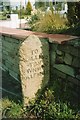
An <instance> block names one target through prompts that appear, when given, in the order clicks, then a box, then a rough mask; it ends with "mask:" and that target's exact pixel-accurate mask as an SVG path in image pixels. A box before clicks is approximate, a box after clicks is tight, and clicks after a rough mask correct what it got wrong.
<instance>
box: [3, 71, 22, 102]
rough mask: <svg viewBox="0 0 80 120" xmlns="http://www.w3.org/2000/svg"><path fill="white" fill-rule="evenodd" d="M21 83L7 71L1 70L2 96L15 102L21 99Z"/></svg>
mask: <svg viewBox="0 0 80 120" xmlns="http://www.w3.org/2000/svg"><path fill="white" fill-rule="evenodd" d="M21 90H22V89H21V83H20V82H19V81H17V80H16V79H14V78H13V77H11V76H10V75H9V74H8V72H5V71H2V98H8V99H9V100H13V101H15V102H18V101H22V91H21Z"/></svg>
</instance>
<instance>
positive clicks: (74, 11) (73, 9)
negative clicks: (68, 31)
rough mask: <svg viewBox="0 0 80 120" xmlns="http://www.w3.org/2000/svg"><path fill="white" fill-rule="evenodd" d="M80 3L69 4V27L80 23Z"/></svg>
mask: <svg viewBox="0 0 80 120" xmlns="http://www.w3.org/2000/svg"><path fill="white" fill-rule="evenodd" d="M79 12H80V2H68V14H67V18H68V21H69V25H76V24H79V23H80V13H79Z"/></svg>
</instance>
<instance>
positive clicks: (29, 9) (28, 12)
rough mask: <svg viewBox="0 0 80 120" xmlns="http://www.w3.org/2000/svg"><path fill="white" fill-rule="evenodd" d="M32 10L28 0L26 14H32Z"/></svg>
mask: <svg viewBox="0 0 80 120" xmlns="http://www.w3.org/2000/svg"><path fill="white" fill-rule="evenodd" d="M31 11H32V5H31V3H30V1H29V0H28V3H27V5H26V14H27V15H31Z"/></svg>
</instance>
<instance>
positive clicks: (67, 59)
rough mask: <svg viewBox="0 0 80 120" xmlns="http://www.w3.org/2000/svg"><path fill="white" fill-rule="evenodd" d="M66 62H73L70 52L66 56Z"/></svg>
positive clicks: (69, 63)
mask: <svg viewBox="0 0 80 120" xmlns="http://www.w3.org/2000/svg"><path fill="white" fill-rule="evenodd" d="M64 62H65V64H68V65H71V63H72V56H71V55H70V54H67V53H66V54H65V57H64Z"/></svg>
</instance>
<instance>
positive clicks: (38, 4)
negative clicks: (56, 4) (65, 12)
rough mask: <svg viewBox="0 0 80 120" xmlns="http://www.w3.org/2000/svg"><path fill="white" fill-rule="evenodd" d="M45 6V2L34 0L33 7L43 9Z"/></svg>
mask: <svg viewBox="0 0 80 120" xmlns="http://www.w3.org/2000/svg"><path fill="white" fill-rule="evenodd" d="M45 7H46V2H45V1H42V0H36V2H35V8H36V9H41V10H45Z"/></svg>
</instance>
